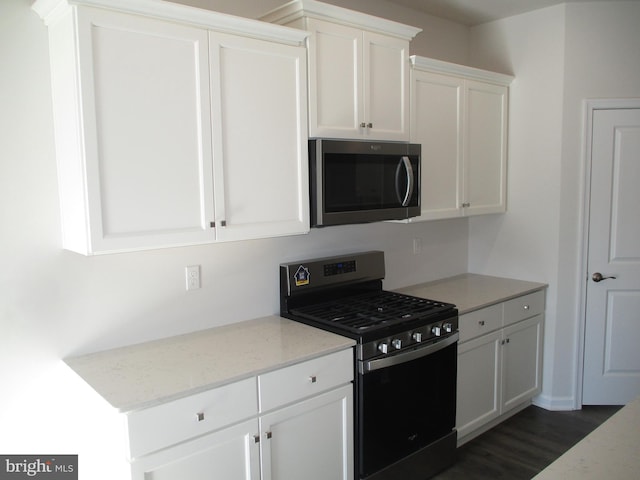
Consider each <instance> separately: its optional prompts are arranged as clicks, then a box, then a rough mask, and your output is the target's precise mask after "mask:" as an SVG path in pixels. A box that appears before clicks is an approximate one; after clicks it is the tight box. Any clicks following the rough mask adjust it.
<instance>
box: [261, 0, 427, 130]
mask: <svg viewBox="0 0 640 480" xmlns="http://www.w3.org/2000/svg"><path fill="white" fill-rule="evenodd" d="M262 19H263V20H266V21H270V22H274V23H281V24H284V25H288V26H293V27H297V28H300V29H304V30H308V31H309V32H310V33H311V35H310V36H309V38H308V40H307V42H308V50H309V135H310V136H311V137H320V138H349V139H370V140H400V141H408V140H409V41H410V40H411V39H412V38H413V37H414V36H415V35H416V34H417V33H419V32H420V29H418V28H414V27H409V26H406V25H402V24H399V23H395V22H392V21H389V20H385V19H381V18H377V17H373V16H370V15H366V14H363V13H360V12H354V11H351V10H346V9H344V8H340V7H336V6H333V5H328V4H325V3H321V2H317V1H315V0H299V1H295V2H290V3H288V4H286V5H284V6H282V7H280V8H278V9H276V10H274V11H272V12H270V13H269V14H267V15H265V16H264V17H262Z"/></svg>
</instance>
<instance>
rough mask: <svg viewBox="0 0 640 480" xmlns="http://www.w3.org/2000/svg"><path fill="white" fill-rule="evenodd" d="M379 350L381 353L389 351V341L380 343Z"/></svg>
mask: <svg viewBox="0 0 640 480" xmlns="http://www.w3.org/2000/svg"><path fill="white" fill-rule="evenodd" d="M378 350H380V352H381V353H387V352H388V351H389V344H388V343H387V342H381V343H379V344H378Z"/></svg>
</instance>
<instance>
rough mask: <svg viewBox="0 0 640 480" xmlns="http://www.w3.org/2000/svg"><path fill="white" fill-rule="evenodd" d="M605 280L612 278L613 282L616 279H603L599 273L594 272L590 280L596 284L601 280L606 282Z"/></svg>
mask: <svg viewBox="0 0 640 480" xmlns="http://www.w3.org/2000/svg"><path fill="white" fill-rule="evenodd" d="M607 278H612V279H614V280H615V279H616V277H613V276H609V277H605V276H604V275H602V274H601V273H600V272H596V273H594V274H593V275H591V280H593V281H594V282H596V283H598V282H601V281H602V280H606V279H607Z"/></svg>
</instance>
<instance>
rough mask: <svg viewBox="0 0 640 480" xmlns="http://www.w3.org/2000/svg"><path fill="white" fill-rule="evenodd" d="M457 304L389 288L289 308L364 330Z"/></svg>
mask: <svg viewBox="0 0 640 480" xmlns="http://www.w3.org/2000/svg"><path fill="white" fill-rule="evenodd" d="M453 308H454V306H453V305H450V304H447V303H442V302H437V301H434V300H427V299H424V298H419V297H412V296H408V295H403V294H399V293H394V292H388V291H385V290H381V291H377V292H368V293H364V294H359V295H354V296H350V297H346V298H339V299H334V300H329V301H325V302H321V303H317V304H312V305H306V306H301V307H298V308H293V309H291V310H289V313H290V314H292V315H295V316H299V317H302V318H305V319H307V320H310V321H314V322H318V323H320V324H325V325H330V326H332V327H333V328H335V329H343V330H344V331H347V332H350V333H353V334H361V333H364V332H365V331H370V330H375V329H379V328H386V327H389V326H392V325H398V324H405V323H407V322H412V321H413V320H414V319H425V318H426V317H430V316H435V315H437V314H438V313H440V312H444V311H450V310H452V309H453Z"/></svg>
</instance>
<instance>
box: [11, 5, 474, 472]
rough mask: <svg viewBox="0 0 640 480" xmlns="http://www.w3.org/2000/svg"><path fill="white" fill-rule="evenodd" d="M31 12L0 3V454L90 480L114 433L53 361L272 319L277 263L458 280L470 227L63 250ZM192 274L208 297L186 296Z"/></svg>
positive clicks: (392, 277)
mask: <svg viewBox="0 0 640 480" xmlns="http://www.w3.org/2000/svg"><path fill="white" fill-rule="evenodd" d="M30 5H31V0H4V1H1V2H0V65H1V68H2V70H1V74H0V225H1V234H0V292H1V293H0V453H3V454H8V453H23V454H26V453H32V454H46V453H80V462H81V468H82V469H83V474H82V476H81V478H87V479H89V478H91V479H92V480H93V479H95V478H98V476H99V471H98V469H100V470H103V469H104V468H105V467H106V466H105V465H101V462H100V458H99V456H98V457H95V456H92V455H95V453H96V452H98V453H99V452H100V449H99V448H98V449H97V448H96V445H95V444H92V442H93V441H94V440H97V438H98V437H101V436H104V435H105V429H108V428H109V427H110V425H104V424H102V425H101V424H97V423H96V419H94V418H89V417H87V414H86V412H87V410H85V409H84V408H83V405H86V404H87V402H93V401H95V399H91V398H87V397H86V396H84V395H82V394H81V393H80V392H78V391H76V390H75V389H74V388H73V386H72V385H73V381H72V379H71V378H70V377H69V375H68V371H67V370H66V369H65V368H64V366H63V365H62V364H61V362H60V359H61V358H64V357H66V356H69V355H75V354H81V353H86V352H90V351H95V350H99V349H105V348H110V347H115V346H120V345H124V344H130V343H135V342H141V341H146V340H150V339H154V338H159V337H164V336H169V335H173V334H178V333H184V332H189V331H194V330H198V329H203V328H207V327H212V326H216V325H221V324H225V323H231V322H236V321H240V320H243V319H249V318H253V317H259V316H264V315H271V314H275V313H277V311H278V281H277V279H278V270H277V267H278V264H279V263H280V262H282V261H288V260H293V259H296V258H309V257H315V256H323V255H329V254H339V253H343V252H348V251H357V250H366V249H382V250H384V251H385V253H386V259H387V279H386V281H385V287H387V288H395V287H400V286H404V285H408V284H412V283H417V282H420V281H427V280H432V279H436V278H438V277H442V276H449V275H454V274H458V273H461V272H463V271H466V267H467V234H468V226H467V221H466V220H464V219H461V220H452V221H441V222H434V223H426V224H420V225H416V224H413V225H400V224H375V225H366V226H345V227H335V228H326V229H321V230H314V231H313V232H312V233H311V234H309V235H306V236H298V237H286V238H277V239H268V240H256V241H250V242H239V243H229V244H220V245H209V246H198V247H189V248H174V249H166V250H155V251H148V252H137V253H126V254H117V255H108V256H98V257H82V256H80V255H77V254H73V253H70V252H66V251H63V250H62V249H61V248H60V244H61V242H60V227H59V211H58V200H57V196H58V191H57V182H56V167H55V155H54V145H53V124H52V112H51V92H50V85H49V65H48V45H47V31H46V27H45V26H44V24H43V23H42V21H41V20H40V19H39V18H38V17H37V15H36V14H35V13H34V12H32V11H31V10H30ZM414 238H420V239H421V240H422V253H421V254H420V255H413V253H412V241H413V239H414ZM192 264H199V265H201V266H202V289H200V290H197V291H191V292H185V290H184V267H185V266H186V265H192ZM80 395H82V396H80ZM96 432H98V433H99V435H98V436H96ZM98 466H99V467H98ZM85 475H86V476H85ZM105 477H106V478H110V479H111V480H113V479H114V478H118V477H117V476H111V477H108V476H107V475H106V474H105Z"/></svg>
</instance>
